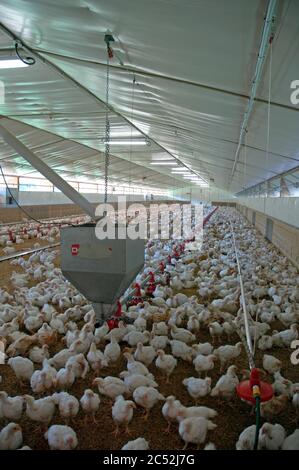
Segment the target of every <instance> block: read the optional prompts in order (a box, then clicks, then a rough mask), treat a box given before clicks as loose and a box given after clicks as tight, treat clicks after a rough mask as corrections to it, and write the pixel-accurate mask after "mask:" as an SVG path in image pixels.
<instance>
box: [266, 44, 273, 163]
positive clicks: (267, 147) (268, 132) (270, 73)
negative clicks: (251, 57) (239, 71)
mask: <svg viewBox="0 0 299 470" xmlns="http://www.w3.org/2000/svg"><path fill="white" fill-rule="evenodd" d="M271 88H272V41H271V42H270V62H269V86H268V110H267V143H266V171H268V165H269V145H270V112H271Z"/></svg>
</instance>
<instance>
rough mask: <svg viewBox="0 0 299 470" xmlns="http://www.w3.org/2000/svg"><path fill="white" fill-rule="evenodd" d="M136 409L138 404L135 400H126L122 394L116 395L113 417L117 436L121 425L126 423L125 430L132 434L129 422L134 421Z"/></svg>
mask: <svg viewBox="0 0 299 470" xmlns="http://www.w3.org/2000/svg"><path fill="white" fill-rule="evenodd" d="M134 409H136V405H135V403H134V402H133V401H131V400H125V399H124V397H123V396H122V395H119V396H118V397H116V400H115V402H114V405H113V407H112V418H113V421H114V422H115V424H116V428H115V431H114V434H115V436H117V434H118V433H119V426H120V425H122V424H124V425H125V432H126V433H127V434H130V431H129V423H130V422H131V421H132V418H133V413H134Z"/></svg>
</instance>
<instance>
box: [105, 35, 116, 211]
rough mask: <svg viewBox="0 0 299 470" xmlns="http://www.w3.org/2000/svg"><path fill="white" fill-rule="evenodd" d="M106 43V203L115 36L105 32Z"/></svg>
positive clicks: (106, 195) (106, 199)
mask: <svg viewBox="0 0 299 470" xmlns="http://www.w3.org/2000/svg"><path fill="white" fill-rule="evenodd" d="M104 40H105V43H106V45H107V67H106V129H105V139H106V141H105V176H104V178H105V194H104V202H105V204H106V203H107V201H108V176H109V175H108V172H109V165H110V120H109V91H110V90H109V87H110V77H109V72H110V70H109V69H110V67H109V66H110V59H111V58H112V57H113V50H112V48H111V46H110V43H111V42H113V41H114V38H113V36H112V35H111V34H105V38H104Z"/></svg>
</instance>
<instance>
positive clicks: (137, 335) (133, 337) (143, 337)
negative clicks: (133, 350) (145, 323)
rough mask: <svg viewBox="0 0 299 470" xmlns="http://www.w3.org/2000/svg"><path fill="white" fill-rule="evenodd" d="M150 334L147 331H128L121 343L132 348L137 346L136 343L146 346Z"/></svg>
mask: <svg viewBox="0 0 299 470" xmlns="http://www.w3.org/2000/svg"><path fill="white" fill-rule="evenodd" d="M150 336H151V334H150V332H149V331H144V333H142V332H141V331H137V330H136V331H134V330H133V331H129V333H127V334H126V335H125V336H124V338H123V341H125V342H127V343H128V344H129V345H130V346H132V347H134V346H137V343H142V344H146V343H148V342H149V340H150Z"/></svg>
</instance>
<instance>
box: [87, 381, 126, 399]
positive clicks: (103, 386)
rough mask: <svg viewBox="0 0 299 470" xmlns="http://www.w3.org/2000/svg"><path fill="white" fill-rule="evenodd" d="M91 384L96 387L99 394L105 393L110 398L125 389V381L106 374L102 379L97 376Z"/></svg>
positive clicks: (120, 393) (122, 392)
mask: <svg viewBox="0 0 299 470" xmlns="http://www.w3.org/2000/svg"><path fill="white" fill-rule="evenodd" d="M92 384H93V385H96V386H97V387H98V390H99V393H100V394H101V395H106V396H107V397H109V398H111V400H114V399H115V398H116V397H117V396H119V395H123V394H124V393H125V392H126V391H127V389H126V385H125V383H124V382H123V381H122V380H121V379H119V378H117V377H111V376H107V377H105V378H104V379H103V378H102V377H97V378H96V379H94V381H93V383H92Z"/></svg>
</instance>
